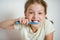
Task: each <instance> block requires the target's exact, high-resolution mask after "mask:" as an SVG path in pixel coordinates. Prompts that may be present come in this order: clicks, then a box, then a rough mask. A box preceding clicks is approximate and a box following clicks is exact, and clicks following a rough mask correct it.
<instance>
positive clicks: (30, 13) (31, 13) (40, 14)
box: [0, 3, 53, 40]
mask: <svg viewBox="0 0 60 40" xmlns="http://www.w3.org/2000/svg"><path fill="white" fill-rule="evenodd" d="M45 16H46V15H45V9H44V7H43V6H42V5H41V4H38V3H34V4H31V5H30V6H29V7H28V8H27V11H26V13H25V18H27V19H25V18H17V19H16V20H19V21H20V23H21V24H25V25H27V24H28V22H29V21H31V20H33V21H35V20H36V21H39V22H40V23H41V24H42V23H43V20H44V19H45ZM16 20H15V19H14V20H11V19H9V20H8V19H7V20H5V21H3V22H0V28H3V29H14V26H13V25H14V24H15V21H16ZM8 23H9V24H8ZM6 24H7V25H6ZM38 28H39V26H38V25H34V24H32V25H31V29H32V31H33V32H36V30H38ZM45 40H53V33H50V34H49V35H46V36H45Z"/></svg>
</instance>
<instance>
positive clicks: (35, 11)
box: [25, 3, 46, 22]
mask: <svg viewBox="0 0 60 40" xmlns="http://www.w3.org/2000/svg"><path fill="white" fill-rule="evenodd" d="M45 16H46V15H45V8H44V7H43V6H42V5H41V4H38V3H34V4H31V5H30V6H29V7H28V8H27V11H26V13H25V17H26V18H27V19H28V20H31V21H32V20H33V21H40V22H43V20H44V18H45Z"/></svg>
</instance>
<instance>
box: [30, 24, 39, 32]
mask: <svg viewBox="0 0 60 40" xmlns="http://www.w3.org/2000/svg"><path fill="white" fill-rule="evenodd" d="M38 28H39V26H38V25H31V29H32V31H33V32H34V33H35V32H37V30H38Z"/></svg>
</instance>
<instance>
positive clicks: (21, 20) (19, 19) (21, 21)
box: [18, 18, 30, 25]
mask: <svg viewBox="0 0 60 40" xmlns="http://www.w3.org/2000/svg"><path fill="white" fill-rule="evenodd" d="M18 21H19V22H20V24H25V25H28V22H30V20H28V19H25V18H18Z"/></svg>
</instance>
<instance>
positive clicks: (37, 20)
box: [31, 20, 39, 22]
mask: <svg viewBox="0 0 60 40" xmlns="http://www.w3.org/2000/svg"><path fill="white" fill-rule="evenodd" d="M31 21H32V22H34V21H38V22H39V20H31Z"/></svg>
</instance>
